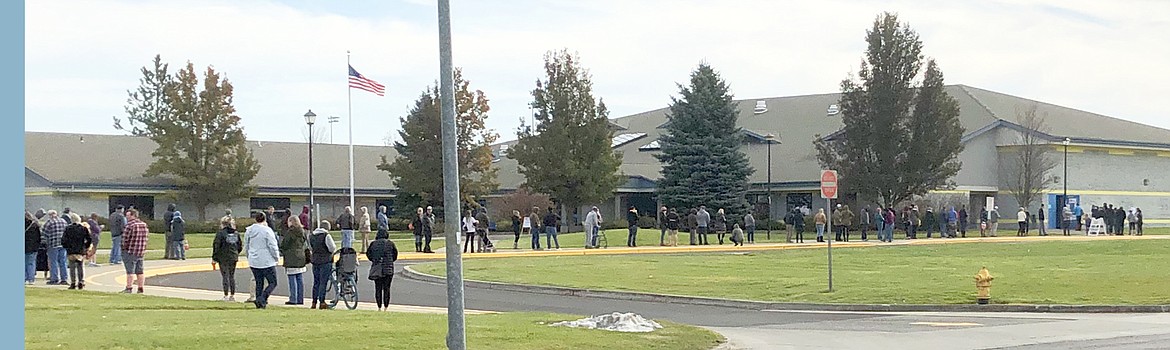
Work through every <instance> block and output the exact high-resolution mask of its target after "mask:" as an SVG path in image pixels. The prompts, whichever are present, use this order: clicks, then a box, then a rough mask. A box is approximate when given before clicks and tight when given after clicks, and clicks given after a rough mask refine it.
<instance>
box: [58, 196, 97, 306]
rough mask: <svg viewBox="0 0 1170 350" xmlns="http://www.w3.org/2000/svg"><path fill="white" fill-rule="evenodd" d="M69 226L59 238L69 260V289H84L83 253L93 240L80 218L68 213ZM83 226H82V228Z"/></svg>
mask: <svg viewBox="0 0 1170 350" xmlns="http://www.w3.org/2000/svg"><path fill="white" fill-rule="evenodd" d="M69 219H70V222H72V223H71V224H69V226H66V227H65V235H63V236H62V237H61V246H62V247H64V248H65V254H66V255H67V257H68V259H69V289H84V288H85V253H86V251H88V250H89V247H90V246H91V245H93V238H92V237H90V235H89V228H88V227H85V226H88V224H85V223H84V222H82V221H81V216H78V215H77V214H76V213H69ZM83 224H84V226H83Z"/></svg>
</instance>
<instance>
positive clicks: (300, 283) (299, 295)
mask: <svg viewBox="0 0 1170 350" xmlns="http://www.w3.org/2000/svg"><path fill="white" fill-rule="evenodd" d="M304 276H305V274H304V273H294V274H289V275H288V302H287V303H286V304H288V305H304V304H305V277H304ZM272 279H273V281H274V282H275V280H276V277H275V276H274V277H273V278H272ZM257 281H259V280H257ZM272 288H276V286H272ZM269 294H271V292H269Z"/></svg>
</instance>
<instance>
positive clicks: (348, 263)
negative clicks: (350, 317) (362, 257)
mask: <svg viewBox="0 0 1170 350" xmlns="http://www.w3.org/2000/svg"><path fill="white" fill-rule="evenodd" d="M335 254H336V255H338V258H337V260H336V262H335V263H334V265H333V276H330V281H329V289H332V292H333V300H331V301H330V302H329V308H331V309H332V308H335V307H337V304H338V303H339V302H341V301H344V302H345V307H346V308H348V309H350V310H353V309H357V306H358V300H357V299H358V298H357V297H358V283H357V265H358V256H357V251H356V250H354V249H353V248H341V249H338V250H337V253H335ZM328 293H329V290H326V294H328Z"/></svg>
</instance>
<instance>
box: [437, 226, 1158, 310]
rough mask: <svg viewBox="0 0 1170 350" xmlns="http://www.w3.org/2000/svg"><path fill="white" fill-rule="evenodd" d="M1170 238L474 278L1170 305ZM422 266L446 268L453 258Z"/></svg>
mask: <svg viewBox="0 0 1170 350" xmlns="http://www.w3.org/2000/svg"><path fill="white" fill-rule="evenodd" d="M1167 256H1170V241H1166V240H1144V241H1097V242H1025V243H967V244H946V245H919V246H887V247H871V248H844V249H834V250H833V274H834V289H835V291H834V292H832V293H829V292H827V273H826V270H827V262H826V261H827V259H826V251H825V250H824V249H798V250H787V251H764V252H756V253H748V254H743V253H740V254H733V253H711V254H690V255H681V254H678V255H627V256H558V257H524V258H500V259H471V260H465V261H464V262H463V264H464V265H463V266H464V269H465V271H464V277H465V278H468V279H473V280H489V281H502V282H510V283H520V284H533V285H552V286H564V287H578V288H592V289H602V290H622V291H644V292H652V293H666V294H679V295H693V296H707V297H717V298H732V299H746V300H761V301H781V302H816V303H888V304H965V303H972V302H974V300H975V284H974V275H975V273H976V272H978V271H979V268H980V267H982V266H987V268H988V269H989V270H990V272H991V274H992V275H993V276H995V280H994V281H993V282H992V289H991V291H992V302H993V303H1001V304H1006V303H1028V304H1032V303H1035V304H1170V294H1168V293H1166V291H1167V290H1170V272H1167V271H1166V269H1163V268H1160V266H1163V265H1164V264H1165V259H1166V257H1167ZM416 268H417V269H419V270H420V271H422V272H426V273H430V274H438V275H443V274H444V273H445V271H444V265H443V264H440V263H428V264H423V265H418V266H417V267H416Z"/></svg>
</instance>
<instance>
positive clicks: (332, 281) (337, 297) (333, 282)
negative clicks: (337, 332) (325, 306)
mask: <svg viewBox="0 0 1170 350" xmlns="http://www.w3.org/2000/svg"><path fill="white" fill-rule="evenodd" d="M328 289H332V290H333V299H332V300H330V301H329V308H330V309H332V308H335V307H337V303H338V302H339V301H341V295H342V290H341V281H338V280H337V273H333V274H331V275H329V288H328ZM328 289H327V290H328ZM327 293H328V292H327Z"/></svg>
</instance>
